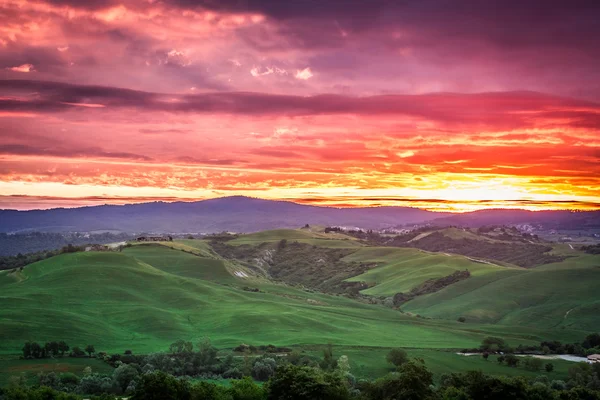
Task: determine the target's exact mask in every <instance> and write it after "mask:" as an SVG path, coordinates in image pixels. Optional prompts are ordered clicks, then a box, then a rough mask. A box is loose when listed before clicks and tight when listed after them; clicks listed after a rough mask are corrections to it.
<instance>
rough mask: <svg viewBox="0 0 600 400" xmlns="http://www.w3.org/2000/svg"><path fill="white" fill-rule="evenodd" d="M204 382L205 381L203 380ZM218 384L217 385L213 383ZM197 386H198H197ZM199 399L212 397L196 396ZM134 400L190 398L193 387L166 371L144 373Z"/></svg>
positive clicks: (133, 397) (183, 399)
mask: <svg viewBox="0 0 600 400" xmlns="http://www.w3.org/2000/svg"><path fill="white" fill-rule="evenodd" d="M201 383H203V382H201ZM213 386H216V385H213ZM195 388H196V387H195ZM196 398H198V399H202V398H210V397H196ZM131 399H132V400H190V399H191V388H190V385H189V383H188V382H186V381H183V380H180V379H177V378H175V377H174V376H172V375H168V374H165V373H164V372H155V373H151V374H147V375H143V376H142V379H141V380H140V382H139V383H138V384H137V385H136V388H135V392H134V394H133V396H132V397H131Z"/></svg>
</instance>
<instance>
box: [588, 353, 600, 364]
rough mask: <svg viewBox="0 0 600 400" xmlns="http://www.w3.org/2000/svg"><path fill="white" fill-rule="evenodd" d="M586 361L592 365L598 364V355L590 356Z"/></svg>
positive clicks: (599, 357) (599, 360)
mask: <svg viewBox="0 0 600 400" xmlns="http://www.w3.org/2000/svg"><path fill="white" fill-rule="evenodd" d="M587 359H588V361H590V362H592V363H600V354H592V355H589V356H587Z"/></svg>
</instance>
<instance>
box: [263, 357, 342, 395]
mask: <svg viewBox="0 0 600 400" xmlns="http://www.w3.org/2000/svg"><path fill="white" fill-rule="evenodd" d="M267 385H268V389H267V390H268V393H269V394H268V397H267V398H268V400H289V399H294V400H347V399H349V397H350V394H349V392H348V388H347V387H346V385H345V384H344V382H343V380H342V378H341V377H340V376H339V374H329V373H323V372H322V371H320V370H318V369H316V368H311V367H298V366H295V365H290V364H288V365H284V366H281V367H279V368H277V370H276V371H275V375H274V376H273V378H271V380H270V381H269V383H268V384H267Z"/></svg>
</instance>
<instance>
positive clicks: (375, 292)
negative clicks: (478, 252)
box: [344, 247, 507, 296]
mask: <svg viewBox="0 0 600 400" xmlns="http://www.w3.org/2000/svg"><path fill="white" fill-rule="evenodd" d="M344 260H345V261H363V262H364V261H369V262H376V263H378V264H380V265H379V266H378V267H377V268H374V269H371V270H369V271H367V272H366V273H364V274H362V275H358V276H355V277H352V278H350V279H347V281H348V282H367V283H369V284H370V285H372V287H370V288H369V289H366V290H363V291H362V292H361V293H363V294H367V295H371V296H393V295H394V294H396V293H398V292H409V291H410V290H411V289H412V288H414V287H416V286H418V285H419V284H421V283H423V282H424V281H425V280H427V279H432V278H441V277H443V276H447V275H450V274H451V273H452V272H454V271H464V270H469V271H470V272H471V276H473V277H474V276H483V275H486V274H488V273H492V272H496V271H502V270H505V269H507V268H505V267H501V266H498V265H493V264H489V263H482V262H476V261H472V260H470V259H468V258H466V257H462V256H453V255H449V254H440V253H428V252H424V251H421V250H418V249H409V248H386V247H383V248H378V247H371V248H364V249H360V250H358V251H357V252H355V253H353V254H351V255H349V256H347V257H345V258H344Z"/></svg>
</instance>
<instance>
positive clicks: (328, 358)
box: [319, 343, 337, 371]
mask: <svg viewBox="0 0 600 400" xmlns="http://www.w3.org/2000/svg"><path fill="white" fill-rule="evenodd" d="M319 366H320V367H321V369H322V370H323V371H333V370H334V369H335V368H336V367H337V360H336V359H335V358H334V357H333V346H332V345H331V343H328V344H327V347H325V350H323V361H321V362H320V363H319Z"/></svg>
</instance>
